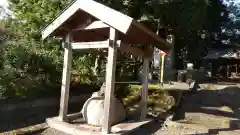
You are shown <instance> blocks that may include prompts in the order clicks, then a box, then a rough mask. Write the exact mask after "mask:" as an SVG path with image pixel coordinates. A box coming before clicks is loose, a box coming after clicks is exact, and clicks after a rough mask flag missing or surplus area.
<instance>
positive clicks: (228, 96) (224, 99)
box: [183, 86, 240, 118]
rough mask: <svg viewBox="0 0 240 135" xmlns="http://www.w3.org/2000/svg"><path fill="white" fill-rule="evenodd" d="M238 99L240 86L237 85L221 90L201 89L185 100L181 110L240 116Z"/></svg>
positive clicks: (233, 116)
mask: <svg viewBox="0 0 240 135" xmlns="http://www.w3.org/2000/svg"><path fill="white" fill-rule="evenodd" d="M239 99H240V88H239V87H237V86H228V87H227V88H225V89H223V90H201V91H199V92H197V93H196V94H195V95H193V96H191V97H189V98H188V99H186V100H185V102H184V104H186V106H185V107H184V108H183V111H185V112H200V113H206V114H212V115H216V116H224V117H230V118H240V102H239ZM190 102H191V103H190Z"/></svg>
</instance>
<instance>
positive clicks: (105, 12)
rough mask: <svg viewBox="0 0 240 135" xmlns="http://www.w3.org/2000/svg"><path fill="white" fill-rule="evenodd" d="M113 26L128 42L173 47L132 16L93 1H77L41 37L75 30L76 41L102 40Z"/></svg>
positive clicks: (59, 35) (167, 48) (63, 34)
mask: <svg viewBox="0 0 240 135" xmlns="http://www.w3.org/2000/svg"><path fill="white" fill-rule="evenodd" d="M110 27H113V28H115V29H116V30H118V31H119V32H120V34H119V37H118V39H120V40H122V41H123V42H125V43H127V44H143V45H154V46H155V47H157V48H159V49H161V50H163V51H166V52H167V51H168V50H169V49H170V48H171V44H169V43H168V42H166V41H165V40H164V39H163V38H161V37H160V36H158V35H156V34H155V33H154V32H152V31H151V30H149V29H147V28H146V27H144V26H143V25H141V24H140V23H139V22H137V21H136V20H134V19H133V18H131V17H129V16H127V15H124V14H122V13H120V12H118V11H116V10H113V9H111V8H109V7H107V6H105V5H102V4H100V3H98V2H95V1H93V0H76V1H74V2H73V3H72V4H71V5H69V6H68V7H67V8H66V9H65V10H64V11H63V12H61V14H59V16H57V17H56V18H55V19H54V20H53V22H51V23H50V24H49V25H47V26H46V27H45V28H44V29H43V30H42V38H43V39H45V38H47V37H48V36H50V35H53V36H56V37H61V38H65V36H66V34H67V33H69V32H73V42H90V41H101V40H105V39H107V38H108V37H109V28H110Z"/></svg>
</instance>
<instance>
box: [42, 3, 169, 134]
mask: <svg viewBox="0 0 240 135" xmlns="http://www.w3.org/2000/svg"><path fill="white" fill-rule="evenodd" d="M49 36H54V37H58V38H62V39H63V40H64V41H65V43H64V65H63V73H62V86H61V99H60V100H61V101H60V110H59V116H57V117H54V118H48V119H47V123H48V124H49V126H50V127H51V128H55V129H57V130H60V131H63V132H66V133H68V134H79V135H84V134H91V135H92V134H123V133H126V132H127V131H131V130H132V129H134V128H137V127H138V126H141V125H142V124H146V123H148V122H149V121H151V120H149V119H146V115H147V99H148V98H147V97H148V65H149V60H151V58H152V54H153V48H154V47H156V48H158V49H161V50H163V51H165V52H168V51H169V49H170V48H171V45H170V44H169V43H167V42H166V41H165V40H164V39H163V38H161V37H160V36H158V35H156V34H155V33H154V32H152V31H151V30H149V29H147V28H146V27H144V26H143V25H141V24H140V23H139V22H137V21H136V20H134V19H133V18H131V17H129V16H127V15H125V14H122V13H120V12H118V11H116V10H114V9H111V8H109V7H107V6H105V5H102V4H100V3H98V2H95V1H93V0H75V1H74V2H72V3H71V4H70V5H69V6H68V7H67V8H66V9H65V10H64V11H62V12H61V13H60V15H58V16H57V17H56V18H55V19H54V20H53V21H52V22H51V23H50V24H49V25H47V26H46V27H45V28H44V29H43V30H42V38H43V39H46V38H47V37H49ZM136 45H143V46H144V47H143V49H140V48H138V47H136ZM99 49H102V50H106V51H107V52H108V58H107V65H106V71H107V72H106V76H105V77H106V79H105V80H106V89H105V91H104V98H103V102H104V107H103V108H104V109H103V116H102V117H103V122H102V124H101V125H100V126H99V128H100V129H101V130H100V131H99V130H93V129H92V126H90V125H89V126H86V125H88V124H86V123H85V124H84V123H82V124H78V125H74V124H70V123H71V121H72V120H74V119H78V118H81V117H82V115H81V113H78V114H75V115H73V114H68V99H69V87H70V76H71V74H70V71H71V67H72V53H73V50H85V51H89V50H91V52H92V51H93V50H96V51H97V50H99ZM117 51H120V52H127V53H131V54H132V55H133V56H137V57H139V56H140V57H142V58H143V61H144V62H143V72H144V73H143V88H142V90H141V92H140V93H139V94H141V102H140V106H141V116H140V117H139V120H138V121H135V122H127V121H123V122H121V123H117V124H114V125H112V123H111V121H112V119H113V118H114V116H115V115H114V114H113V113H112V112H113V111H114V108H115V107H114V103H113V100H114V89H115V69H116V59H117V55H116V53H117ZM76 53H81V51H80V52H79V51H77V52H76ZM83 125H85V126H83Z"/></svg>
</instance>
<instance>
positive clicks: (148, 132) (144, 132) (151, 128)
mask: <svg viewBox="0 0 240 135" xmlns="http://www.w3.org/2000/svg"><path fill="white" fill-rule="evenodd" d="M161 127H162V123H161V122H157V121H154V122H151V123H149V124H148V125H145V126H143V127H141V128H140V129H138V130H136V131H134V132H132V133H131V134H130V135H152V134H153V133H155V132H157V131H158V130H159V129H160V128H161Z"/></svg>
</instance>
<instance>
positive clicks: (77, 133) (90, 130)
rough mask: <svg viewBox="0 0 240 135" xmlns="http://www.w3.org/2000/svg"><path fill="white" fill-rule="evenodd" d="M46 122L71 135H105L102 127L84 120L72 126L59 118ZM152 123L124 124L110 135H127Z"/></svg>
mask: <svg viewBox="0 0 240 135" xmlns="http://www.w3.org/2000/svg"><path fill="white" fill-rule="evenodd" d="M46 121H47V124H48V125H49V127H50V128H54V129H57V130H59V131H62V132H65V133H67V134H71V135H103V133H102V132H101V128H100V127H94V126H91V125H88V124H87V123H86V122H84V121H83V120H82V119H80V120H78V121H76V122H73V123H72V124H70V123H67V122H63V121H60V120H59V119H58V117H54V118H48V119H47V120H46ZM152 121H153V120H151V119H146V120H141V121H127V122H123V123H120V124H117V125H114V126H112V129H111V133H110V134H109V135H127V134H130V133H131V132H133V131H135V130H136V129H138V128H140V127H141V126H143V125H146V124H148V123H150V122H152Z"/></svg>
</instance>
